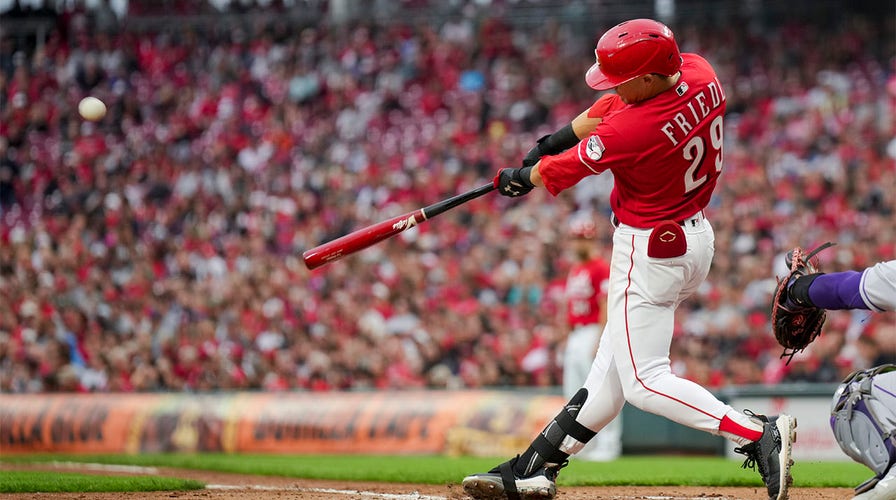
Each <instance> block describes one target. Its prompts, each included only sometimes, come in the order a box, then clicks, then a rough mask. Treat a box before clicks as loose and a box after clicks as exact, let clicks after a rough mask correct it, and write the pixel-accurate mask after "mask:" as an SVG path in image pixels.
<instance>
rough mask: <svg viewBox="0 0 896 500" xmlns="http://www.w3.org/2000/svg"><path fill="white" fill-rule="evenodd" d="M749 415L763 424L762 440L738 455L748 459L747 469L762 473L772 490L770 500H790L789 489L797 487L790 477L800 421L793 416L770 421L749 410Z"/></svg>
mask: <svg viewBox="0 0 896 500" xmlns="http://www.w3.org/2000/svg"><path fill="white" fill-rule="evenodd" d="M745 413H746V414H747V415H750V416H751V417H752V418H753V419H754V420H757V421H758V422H761V423H762V426H763V430H762V437H760V438H759V440H758V441H753V442H752V443H750V444H747V445H744V446H741V447H740V448H735V449H734V451H736V452H737V453H741V454H743V455H746V456H747V459H746V460H745V461H744V465H743V467H744V468H748V467H749V468H751V469H756V468H758V469H759V475H760V476H762V482H763V483H765V486H766V488H768V498H769V500H787V498H788V496H787V495H788V489H789V488H790V485H791V484H793V477H791V475H790V466H791V465H793V459H792V458H791V457H790V455H791V452H792V450H793V443H794V442H795V441H796V419H795V418H794V417H792V416H790V415H779V416H777V417H773V418H771V419H769V418H768V417H766V416H765V415H756V414H755V413H753V412H751V411H749V410H747V411H745Z"/></svg>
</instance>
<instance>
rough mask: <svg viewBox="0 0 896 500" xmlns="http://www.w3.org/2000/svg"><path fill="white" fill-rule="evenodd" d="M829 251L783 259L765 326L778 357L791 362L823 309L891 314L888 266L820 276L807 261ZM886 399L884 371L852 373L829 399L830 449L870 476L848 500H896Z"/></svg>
mask: <svg viewBox="0 0 896 500" xmlns="http://www.w3.org/2000/svg"><path fill="white" fill-rule="evenodd" d="M829 246H831V243H826V244H824V245H822V246H821V247H819V248H817V249H815V250H813V251H812V252H809V254H807V255H803V252H802V250H801V249H799V248H796V249H794V250H793V251H792V252H789V253H788V254H787V265H788V267H789V269H790V273H789V274H788V275H787V276H786V277H785V278H783V279H781V280H779V281H778V288H777V291H776V293H775V300H774V302H773V304H772V325H773V328H774V331H775V337H776V338H777V339H778V342H779V343H780V344H781V345H782V346H783V347H784V348H785V352H784V355H785V356H786V355H789V356H790V357H791V358H792V357H793V355H794V354H796V353H797V352H799V351H801V350H803V349H804V348H805V347H806V346H808V345H809V343H811V342H812V340H814V339H815V337H817V336H818V334H819V333H820V332H821V326H822V325H823V324H824V320H825V311H826V310H828V309H832V310H833V309H866V310H871V311H875V312H884V311H896V260H891V261H887V262H880V263H877V264H875V265H873V266H871V267H868V268H866V269H864V270H862V271H843V272H838V273H822V272H819V270H818V266H817V262H816V261H815V260H813V258H814V256H815V255H816V254H817V253H818V252H820V251H821V250H823V249H825V248H828V247H829ZM889 340H890V342H891V344H890V345H889V346H886V347H888V348H890V349H893V350H894V351H896V338H890V339H889ZM788 350H789V352H788ZM883 388H886V389H883ZM887 391H889V392H887ZM893 394H896V365H892V364H885V365H880V366H877V367H874V368H870V369H868V370H859V371H856V372H854V373H852V374H851V375H850V376H849V377H847V378H846V380H845V381H844V382H843V383H842V384H841V385H840V387H839V388H838V389H837V391H836V393H835V394H834V401H833V404H832V408H831V428H832V429H833V431H834V437H835V439H836V440H837V443H838V444H839V445H840V448H841V449H842V450H843V452H844V453H846V454H847V455H849V456H850V458H852V459H853V460H855V461H856V462H859V463H861V464H864V465H867V466H868V467H869V468H870V469H871V470H872V471H874V473H875V476H874V477H873V478H871V479H869V480H868V481H865V482H864V483H862V484H860V485H859V486H857V487H856V488H855V491H856V496H855V497H853V500H896V466H894V465H896V398H894V397H893ZM869 440H870V441H869Z"/></svg>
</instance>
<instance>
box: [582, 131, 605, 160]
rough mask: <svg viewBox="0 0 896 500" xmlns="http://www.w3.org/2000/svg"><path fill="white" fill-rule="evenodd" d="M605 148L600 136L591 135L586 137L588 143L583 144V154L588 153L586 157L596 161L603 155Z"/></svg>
mask: <svg viewBox="0 0 896 500" xmlns="http://www.w3.org/2000/svg"><path fill="white" fill-rule="evenodd" d="M605 149H607V148H606V147H605V146H604V143H603V141H601V140H600V137H598V136H596V135H592V136H591V137H590V138H588V144H587V145H586V146H585V154H586V155H588V158H591V159H592V160H594V161H597V160H600V159H601V157H603V155H604V150H605Z"/></svg>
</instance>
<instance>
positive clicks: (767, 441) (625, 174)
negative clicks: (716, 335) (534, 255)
mask: <svg viewBox="0 0 896 500" xmlns="http://www.w3.org/2000/svg"><path fill="white" fill-rule="evenodd" d="M595 55H596V57H597V62H596V63H595V64H594V65H593V66H591V68H590V69H589V70H588V72H587V73H586V75H585V81H586V82H587V83H588V85H589V86H590V87H592V88H593V89H595V90H609V89H614V90H615V94H614V95H613V96H612V97H613V98H615V99H616V100H619V101H622V103H624V105H623V106H622V108H621V109H615V110H614V111H610V112H608V113H607V114H605V115H604V116H602V117H601V119H600V120H599V123H597V125H596V127H595V128H593V129H592V130H590V131H587V132H584V133H582V131H581V128H579V127H577V126H576V125H577V120H579V119H580V117H577V118H576V119H574V120H573V122H572V124H570V125H569V126H567V127H564V129H561V130H559V131H557V132H556V133H554V134H552V135H551V136H550V137H549V138H547V139H544V140H540V141H539V143H538V146H536V149H537V150H538V151H537V152H536V153H535V154H533V155H531V156H535V155H538V156H539V157H540V159H539V160H538V161H536V162H535V163H534V164H533V163H532V161H531V160H532V158H531V157H530V156H527V158H526V161H524V163H523V166H522V167H521V168H505V169H502V170H500V171H499V172H498V175H497V176H496V177H495V187H496V188H497V190H498V192H500V193H501V194H502V195H505V196H510V197H516V196H522V195H525V194H526V193H528V192H529V191H531V190H532V189H534V188H536V187H539V186H543V187H545V188H546V189H547V190H548V191H549V192H550V193H551V194H554V195H556V194H558V193H560V192H561V191H564V190H566V189H568V188H571V187H573V186H574V185H576V184H577V183H578V182H579V181H580V180H582V179H583V178H585V177H586V176H589V175H599V174H601V173H602V172H605V171H611V172H612V173H613V191H612V192H611V194H610V208H611V209H612V211H613V217H612V221H613V225H614V226H615V231H614V233H613V250H612V258H611V262H610V281H609V288H608V293H607V325H606V327H605V328H604V333H603V335H602V336H601V340H600V345H599V347H598V349H597V356H596V357H595V360H594V363H593V364H592V365H591V371H590V372H589V374H588V378H587V380H586V381H585V384H584V386H583V387H582V388H581V389H579V391H578V392H577V393H576V394H575V395H574V396H573V397H572V398H571V399H570V400H569V402H568V403H567V404H566V405H565V406H564V407H563V408H562V409H561V410H560V412H559V413H558V414H557V416H556V417H554V419H553V420H552V421H551V422H549V423H548V425H547V426H546V427H545V429H544V430H543V431H542V432H541V433H540V434H539V435H538V436H537V437H536V438H535V440H534V441H532V443H531V444H530V445H529V447H528V448H527V449H526V450H525V451H523V453H522V454H520V455H518V456H517V457H515V458H513V459H511V460H508V461H507V462H504V463H502V464H500V465H498V466H497V467H495V468H494V469H492V470H491V471H489V472H487V473H481V474H473V475H470V476H467V477H466V478H464V480H463V486H464V490H465V491H466V492H467V494H469V495H470V496H472V497H474V498H478V499H485V498H489V499H491V498H509V499H516V498H542V499H547V498H553V497H554V495H555V494H556V490H557V488H556V483H555V480H556V478H557V474H558V473H559V470H560V469H561V468H562V467H563V466H564V465H566V463H567V462H568V458H569V456H570V455H573V454H575V453H578V452H579V451H580V450H581V449H582V447H583V446H584V445H585V443H587V442H588V441H590V440H591V438H593V437H594V435H595V434H596V433H597V432H598V431H600V430H601V429H603V428H604V427H605V426H606V425H607V424H608V423H609V422H610V421H611V420H613V419H614V418H615V417H616V416H617V415H618V414H619V412H620V410H621V409H622V406H623V404H624V403H625V402H629V403H631V404H632V405H634V406H636V407H638V408H640V409H642V410H645V411H648V412H651V413H655V414H658V415H662V416H664V417H666V418H669V419H670V420H673V421H675V422H678V423H680V424H682V425H686V426H688V427H691V428H694V429H699V430H702V431H705V432H709V433H712V434H715V435H721V436H724V437H726V438H727V439H729V440H731V441H733V442H734V443H736V444H737V446H738V447H737V448H735V450H736V451H738V452H740V453H743V454H745V455H747V461H746V462H745V465H754V466H756V467H757V468H758V469H759V473H760V476H761V477H762V480H763V482H764V483H765V485H766V488H767V491H768V497H769V499H771V500H783V499H786V498H788V488H789V486H790V484H791V483H792V478H791V476H790V466H791V464H792V459H791V451H792V444H793V441H794V440H795V438H796V431H795V427H796V421H795V419H794V418H793V417H791V416H789V415H779V416H778V417H776V418H768V417H766V416H764V415H756V414H753V413H752V412H746V413H742V412H739V411H737V410H735V409H733V408H732V407H730V406H729V405H727V404H725V403H723V402H722V401H719V399H718V398H716V397H715V396H714V395H713V394H712V393H711V392H709V391H708V390H706V389H705V388H703V387H702V386H700V385H699V384H696V383H694V382H692V381H689V380H686V379H684V378H681V377H678V376H676V375H675V374H673V373H672V368H671V361H670V359H669V352H670V348H671V343H672V332H673V328H674V323H675V310H676V308H677V307H678V305H679V304H680V303H681V302H682V301H684V300H685V299H687V298H688V297H689V296H691V295H692V294H693V293H694V292H695V291H696V290H697V289H698V287H699V286H700V285H701V284H702V283H703V281H704V280H705V279H706V275H707V274H708V273H709V268H710V265H711V263H712V259H713V255H714V252H715V247H714V243H715V236H714V233H713V229H712V225H711V224H710V223H709V221H708V220H707V219H706V217H705V216H704V213H703V209H704V208H705V207H706V206H707V204H708V203H709V201H710V198H711V197H712V194H713V190H714V189H715V186H716V181H717V180H718V178H719V175H720V174H721V172H722V147H723V144H724V141H723V131H724V115H725V93H724V90H723V88H722V84H721V82H720V81H719V79H718V77H717V76H716V73H715V71H714V70H713V68H712V66H711V65H710V64H709V62H707V61H706V60H705V59H704V58H703V57H701V56H699V55H697V54H681V53H680V51H679V48H678V44H677V42H676V41H675V38H674V36H673V34H672V31H671V30H670V29H669V28H668V27H667V26H665V25H663V24H662V23H659V22H657V21H653V20H650V19H635V20H632V21H626V22H624V23H621V24H619V25H617V26H614V27H613V28H611V29H610V30H608V31H607V32H606V33H604V35H603V36H601V38H600V40H599V41H598V42H597V47H596V49H595ZM635 431H636V432H637V429H636V430H635Z"/></svg>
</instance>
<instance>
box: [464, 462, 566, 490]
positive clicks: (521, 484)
mask: <svg viewBox="0 0 896 500" xmlns="http://www.w3.org/2000/svg"><path fill="white" fill-rule="evenodd" d="M519 458H520V457H519V455H517V456H516V458H513V459H511V460H508V461H507V462H504V463H503V464H501V465H499V466H497V467H495V468H494V469H492V470H490V471H488V472H485V473H482V474H471V475H469V476H467V477H465V478H464V480H463V486H464V491H465V492H466V493H467V495H470V496H471V497H473V498H475V499H476V500H498V499H507V500H550V499H552V498H554V496H555V495H556V494H557V484H556V481H557V474H558V473H559V472H560V469H562V468H563V467H566V465H567V464H568V463H569V461H564V462H563V463H562V464H559V465H553V466H550V465H546V466H544V467H542V468H540V469H538V470H536V471H535V472H533V473H532V474H531V475H529V476H527V477H518V476H517V475H516V474H515V473H514V472H513V466H514V464H516V461H517V460H519Z"/></svg>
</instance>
